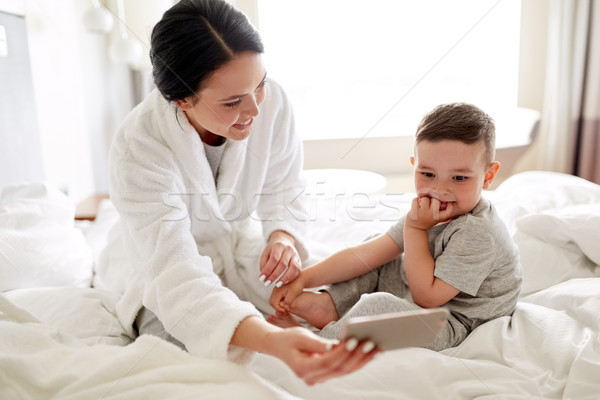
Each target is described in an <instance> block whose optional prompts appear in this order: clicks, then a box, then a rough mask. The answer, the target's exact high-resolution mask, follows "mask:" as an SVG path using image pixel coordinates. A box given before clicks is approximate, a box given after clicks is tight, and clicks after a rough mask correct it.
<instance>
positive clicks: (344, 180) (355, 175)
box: [304, 168, 387, 197]
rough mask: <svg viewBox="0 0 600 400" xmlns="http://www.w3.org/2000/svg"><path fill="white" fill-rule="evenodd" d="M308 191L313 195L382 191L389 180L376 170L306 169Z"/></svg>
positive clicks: (327, 195) (340, 194)
mask: <svg viewBox="0 0 600 400" xmlns="http://www.w3.org/2000/svg"><path fill="white" fill-rule="evenodd" d="M304 176H305V178H306V192H307V193H308V194H310V195H311V196H319V197H336V196H351V195H353V194H357V193H364V194H371V193H376V192H379V191H381V190H382V189H383V188H384V187H385V186H386V184H387V180H386V179H385V178H384V177H383V175H380V174H378V173H375V172H371V171H365V170H360V169H334V168H324V169H306V170H304Z"/></svg>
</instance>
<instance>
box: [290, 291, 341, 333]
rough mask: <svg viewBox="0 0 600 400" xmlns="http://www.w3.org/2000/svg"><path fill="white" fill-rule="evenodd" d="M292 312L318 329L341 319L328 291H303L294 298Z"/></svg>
mask: <svg viewBox="0 0 600 400" xmlns="http://www.w3.org/2000/svg"><path fill="white" fill-rule="evenodd" d="M290 313H292V314H294V315H297V316H298V317H300V318H303V319H305V320H306V322H308V323H309V324H311V325H312V326H314V327H315V328H318V329H323V327H324V326H325V325H327V324H328V323H330V322H331V321H337V320H338V319H339V316H338V314H337V310H336V309H335V304H333V300H332V299H331V296H330V295H329V293H327V292H303V293H302V294H300V295H299V296H298V297H296V299H294V302H293V303H292V306H291V309H290Z"/></svg>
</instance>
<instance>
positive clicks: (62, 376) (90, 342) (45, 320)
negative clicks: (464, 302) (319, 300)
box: [0, 172, 600, 399]
mask: <svg viewBox="0 0 600 400" xmlns="http://www.w3.org/2000/svg"><path fill="white" fill-rule="evenodd" d="M485 196H487V197H488V198H490V199H491V200H492V201H493V203H494V204H495V205H496V207H497V209H498V212H499V213H500V215H501V216H502V218H503V219H504V221H505V222H506V224H507V226H508V227H509V230H510V232H511V234H512V237H513V239H514V240H515V242H516V243H517V245H518V246H519V249H520V252H521V259H522V263H523V267H524V273H525V282H524V287H523V293H522V298H521V300H520V301H519V303H518V306H517V309H516V311H515V313H514V315H513V316H512V318H508V317H504V318H500V319H497V320H494V321H491V322H489V323H486V324H484V325H482V326H480V327H479V328H478V329H477V330H475V331H474V332H473V333H472V334H471V335H470V336H469V338H468V339H467V340H466V341H465V342H463V343H462V344H461V345H460V346H458V347H456V348H453V349H448V350H446V351H443V352H439V353H436V352H432V351H429V350H426V349H417V348H413V349H404V350H397V351H391V352H386V353H382V354H380V355H378V357H377V358H376V359H375V360H374V361H373V362H372V363H370V364H369V365H368V366H367V367H365V368H363V369H362V370H360V371H358V372H356V373H354V374H351V375H349V376H346V377H343V378H339V379H335V380H332V381H329V382H327V383H325V384H321V385H317V386H312V387H309V386H306V385H305V384H304V383H303V382H302V381H301V380H300V379H298V378H297V377H295V376H294V375H293V373H292V372H291V371H290V370H289V369H288V368H287V367H286V366H285V365H284V364H283V363H281V362H280V361H279V360H277V359H274V358H272V357H269V356H265V355H258V356H257V358H256V359H255V361H254V362H253V364H252V365H251V366H250V368H249V369H248V368H244V367H241V366H238V365H235V364H232V363H227V362H224V363H223V362H215V361H214V360H203V359H197V358H194V357H191V356H189V355H188V354H187V353H184V352H181V351H180V350H179V349H178V348H176V347H175V346H172V345H170V344H169V343H166V342H163V341H161V340H159V339H156V338H153V337H141V338H138V339H137V340H135V341H134V338H135V334H134V333H133V332H132V330H131V327H123V326H120V324H119V323H118V320H117V318H116V316H115V313H114V304H116V301H117V300H118V294H115V293H110V292H103V291H100V290H98V289H93V288H89V287H75V286H77V285H75V284H73V281H71V280H69V279H66V280H65V281H64V282H59V283H53V287H48V285H46V286H44V285H42V284H43V282H41V284H40V285H38V286H39V287H33V288H32V287H20V288H16V289H13V290H9V291H6V290H5V291H4V293H2V296H0V398H53V397H54V398H109V399H121V398H123V399H125V398H127V399H130V398H144V399H151V398H161V399H168V398H174V399H175V398H176V399H182V398H192V397H193V398H197V397H200V396H201V397H202V398H233V397H234V396H237V397H241V398H265V399H268V398H277V399H288V398H304V399H325V398H347V399H358V398H361V399H362V398H369V399H388V398H389V399H391V398H394V399H402V398H407V399H409V398H410V399H420V398H423V399H431V398H457V399H471V398H478V399H487V398H490V399H491V398H503V399H532V398H540V399H541V398H544V399H560V398H563V399H568V398H572V399H586V398H589V399H592V398H598V396H599V394H600V383H599V380H598V378H597V377H598V376H600V343H599V340H600V313H598V312H597V310H598V309H600V279H598V277H599V276H600V267H599V264H600V246H597V243H598V240H599V239H600V229H598V227H599V226H600V186H599V185H595V184H592V183H590V182H587V181H584V180H582V179H579V178H575V177H573V176H568V175H563V174H555V173H547V172H530V173H523V174H519V175H516V176H514V177H512V178H509V179H508V180H506V181H505V182H503V183H502V185H500V186H499V187H498V189H496V190H494V191H491V192H486V193H485ZM412 197H413V195H412V194H387V195H366V194H355V195H351V196H348V197H346V198H319V199H318V200H315V199H313V200H314V201H313V203H312V204H311V214H310V215H311V220H310V221H308V224H309V225H310V226H311V228H312V233H311V235H310V237H311V247H312V250H313V251H312V253H313V259H319V258H322V257H324V256H326V255H328V254H330V253H332V252H333V251H335V250H338V249H340V248H343V247H346V246H351V245H353V244H356V243H358V242H360V241H361V240H364V239H365V238H366V237H367V236H369V235H372V234H376V233H380V232H384V231H385V230H387V228H388V227H389V226H390V225H391V224H393V223H395V222H396V221H397V220H398V219H399V218H400V217H401V216H402V215H403V214H404V213H405V212H406V210H407V209H408V207H409V205H410V201H411V200H412ZM60 201H64V199H62V198H61V200H60ZM1 212H2V210H1V209H0V213H1ZM0 217H1V215H0ZM116 218H117V214H116V212H115V210H114V207H113V206H112V204H111V203H110V202H105V203H103V204H102V207H101V209H100V214H99V215H98V218H97V221H96V222H95V223H93V224H87V225H81V226H78V227H73V226H71V225H69V226H67V228H68V232H69V233H68V235H69V237H77V238H79V236H78V235H83V236H84V237H85V239H86V248H85V249H81V248H80V249H74V251H75V252H78V251H79V252H80V254H84V253H85V254H87V255H88V256H86V258H85V259H83V258H82V259H81V260H83V261H84V262H83V264H82V265H81V268H76V269H74V270H76V272H74V273H76V274H81V271H82V270H83V269H85V268H91V267H90V264H91V263H90V262H88V257H91V258H92V260H93V261H95V260H97V256H98V254H99V252H100V251H101V250H102V248H103V246H104V245H105V244H106V237H107V235H108V231H109V230H110V228H111V226H112V224H113V223H114V221H116ZM13 222H15V221H13ZM63 228H64V226H63ZM63 228H61V229H63ZM73 229H75V230H77V231H78V234H75V233H74V232H73V231H72V230H73ZM77 240H79V239H77ZM10 248H11V249H16V248H18V246H11V247H10ZM46 250H48V251H51V250H52V249H50V248H46ZM62 251H64V250H62ZM81 252H83V253H81ZM90 254H91V255H90ZM50 255H51V256H52V257H56V254H50ZM28 265H29V264H28ZM5 267H6V266H5V265H4V264H2V263H0V268H5ZM13 267H14V265H11V266H10V268H13ZM30 267H31V268H38V267H39V266H37V265H33V266H32V265H30ZM4 271H5V272H6V271H9V270H8V269H6V268H5V269H4ZM0 272H1V271H0ZM84 272H85V271H84ZM87 273H89V274H91V270H89V271H87V272H86V274H87ZM51 286H52V285H51Z"/></svg>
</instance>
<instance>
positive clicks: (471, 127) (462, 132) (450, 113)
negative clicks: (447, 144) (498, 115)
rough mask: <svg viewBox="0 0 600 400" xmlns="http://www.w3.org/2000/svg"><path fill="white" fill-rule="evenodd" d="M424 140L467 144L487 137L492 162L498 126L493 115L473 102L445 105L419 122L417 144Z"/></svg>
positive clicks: (488, 152)
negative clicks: (452, 141)
mask: <svg viewBox="0 0 600 400" xmlns="http://www.w3.org/2000/svg"><path fill="white" fill-rule="evenodd" d="M424 140H427V141H430V142H439V141H441V140H459V141H461V142H463V143H466V144H472V143H476V142H478V141H480V140H483V141H484V144H485V150H486V158H487V162H488V164H489V163H491V162H492V161H493V160H494V157H495V153H496V144H495V142H496V126H495V124H494V120H493V119H492V117H490V116H489V115H487V114H486V113H485V112H483V111H482V110H481V109H479V108H478V107H476V106H474V105H472V104H468V103H449V104H442V105H439V106H437V107H436V108H434V109H433V110H431V111H430V112H429V113H427V114H425V116H424V117H423V119H422V120H421V122H420V123H419V126H418V127H417V133H416V137H415V144H418V143H419V142H421V141H424Z"/></svg>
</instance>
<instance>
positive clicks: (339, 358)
mask: <svg viewBox="0 0 600 400" xmlns="http://www.w3.org/2000/svg"><path fill="white" fill-rule="evenodd" d="M231 344H232V345H235V346H239V347H244V348H246V349H249V350H254V351H258V352H261V353H264V354H269V355H271V356H274V357H277V358H279V359H280V360H282V361H283V362H285V363H286V364H287V365H288V367H290V368H291V370H292V371H294V373H295V374H296V375H297V376H298V377H300V378H301V379H303V380H304V382H306V383H307V384H308V385H314V384H315V383H321V382H325V381H326V380H328V379H331V378H336V377H339V376H343V375H346V374H349V373H351V372H354V371H356V370H358V369H360V368H362V367H363V366H364V365H365V364H366V363H368V362H369V361H371V360H372V359H373V357H374V356H375V354H377V353H379V352H380V350H379V349H377V348H376V347H375V345H374V344H373V342H371V341H369V340H366V341H362V342H360V343H359V342H358V341H357V340H356V339H348V340H346V341H344V342H342V343H338V342H336V341H331V340H327V339H324V338H321V337H319V336H317V335H315V334H314V333H312V332H311V331H309V330H308V329H306V328H302V327H293V328H286V329H283V328H279V327H277V326H275V325H272V324H269V323H268V322H266V321H265V320H264V319H262V318H258V317H248V318H246V319H244V320H243V321H242V322H240V324H239V325H238V327H237V329H236V330H235V332H234V334H233V337H232V338H231Z"/></svg>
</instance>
